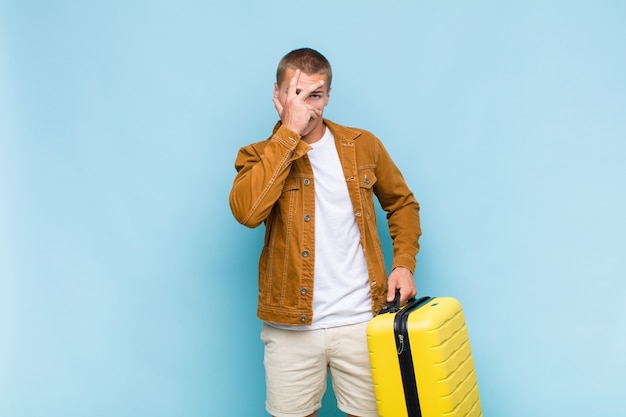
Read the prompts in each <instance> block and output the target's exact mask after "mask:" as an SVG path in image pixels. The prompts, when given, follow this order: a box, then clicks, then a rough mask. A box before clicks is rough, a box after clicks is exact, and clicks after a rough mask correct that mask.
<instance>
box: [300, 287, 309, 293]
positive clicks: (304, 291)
mask: <svg viewBox="0 0 626 417" xmlns="http://www.w3.org/2000/svg"><path fill="white" fill-rule="evenodd" d="M308 292H309V290H307V289H306V288H304V287H303V288H300V294H302V295H306V294H307V293H308Z"/></svg>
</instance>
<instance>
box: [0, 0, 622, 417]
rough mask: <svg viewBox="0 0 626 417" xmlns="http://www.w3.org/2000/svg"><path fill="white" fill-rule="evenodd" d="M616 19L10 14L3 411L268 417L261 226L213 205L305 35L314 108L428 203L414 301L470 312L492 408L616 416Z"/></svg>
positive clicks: (188, 11)
mask: <svg viewBox="0 0 626 417" xmlns="http://www.w3.org/2000/svg"><path fill="white" fill-rule="evenodd" d="M625 21H626V3H624V2H621V1H592V0H588V1H527V2H502V1H495V0H493V1H474V2H461V1H437V2H435V1H432V2H424V1H402V2H398V1H393V0H390V1H388V2H380V1H358V2H357V1H354V2H348V1H346V2H331V1H318V2H296V1H294V2H287V1H267V2H253V1H249V2H238V1H220V2H210V1H200V0H184V1H176V2H174V1H164V0H157V1H145V2H139V1H123V2H122V1H117V2H115V1H112V2H82V1H69V0H68V1H49V2H44V1H3V2H0V138H1V139H0V140H1V142H0V145H1V148H0V150H1V151H0V187H1V188H0V198H1V202H0V338H1V339H0V415H1V416H7V417H9V416H10V417H13V416H16V417H17V416H20V417H21V416H29V417H30V416H46V417H56V416H59V417H61V416H62V417H74V416H81V417H82V416H90V417H96V416H103V417H104V416H106V417H110V416H117V417H122V416H128V417H140V416H150V417H158V416H189V417H193V416H263V415H266V414H265V411H264V403H263V402H264V377H263V368H262V345H261V343H260V341H259V339H258V332H259V330H260V323H259V321H258V320H257V319H256V317H255V311H256V304H255V303H256V262H257V258H258V254H259V250H260V244H261V238H262V233H263V230H262V228H259V229H257V230H249V229H246V228H244V227H243V226H240V225H239V224H237V223H236V221H235V220H234V219H233V218H232V216H231V214H230V211H229V208H228V192H229V189H230V185H231V181H232V179H233V177H234V174H235V171H234V168H233V161H234V157H235V154H236V151H237V149H238V148H239V147H240V146H243V145H245V144H247V143H249V142H252V141H256V140H259V139H262V138H264V137H266V136H267V135H268V133H269V131H270V129H271V127H272V125H273V123H274V122H275V120H276V114H275V110H274V108H273V105H272V102H271V96H272V83H273V81H274V71H275V67H276V64H277V62H278V60H279V59H280V57H281V56H282V55H283V54H284V53H286V52H288V51H289V50H291V49H293V48H296V47H301V46H311V47H314V48H317V49H319V50H320V51H322V52H323V53H324V54H325V55H326V56H327V57H328V58H329V59H330V61H331V63H332V64H333V68H334V75H335V78H334V82H333V87H334V89H333V94H332V98H331V101H330V105H329V107H328V108H327V111H326V116H327V117H329V118H330V119H332V120H335V121H337V122H340V123H343V124H348V125H353V126H358V127H362V128H366V129H369V130H372V131H374V132H375V133H376V134H377V135H378V136H380V137H381V139H383V141H384V142H385V144H386V146H387V148H388V150H389V151H390V153H391V154H392V156H393V157H394V158H395V160H396V162H397V164H398V165H399V166H400V168H401V169H402V170H403V171H404V173H405V176H406V179H407V181H408V182H409V184H410V185H411V187H412V188H413V190H414V192H415V194H416V196H417V197H418V199H419V201H420V203H421V205H422V220H423V229H424V236H423V239H422V246H423V249H422V251H421V252H420V254H419V255H418V265H419V266H418V269H417V271H416V279H417V282H418V288H419V289H420V291H421V293H422V294H430V295H451V296H455V297H457V298H458V299H459V300H461V302H462V303H463V305H464V307H465V310H466V318H467V321H468V325H469V330H470V336H471V339H472V347H473V350H474V356H475V362H476V367H477V372H478V377H479V385H480V388H481V394H482V402H483V408H484V412H485V415H486V416H491V417H503V416H507V417H521V416H533V417H543V416H546V417H547V416H589V415H594V416H603V417H610V416H624V415H625V414H624V413H625V411H624V408H623V390H624V387H625V386H626V376H625V375H626V364H625V362H626V361H625V359H624V352H626V336H625V331H624V328H625V322H626V320H625V318H626V317H625V313H624V309H623V308H622V305H623V303H624V299H625V295H626V286H625V284H624V279H625V278H626V265H625V261H624V259H625V257H624V252H625V250H626V244H625V240H624V239H625V238H624V236H625V234H626V221H625V220H624V212H625V210H626V194H625V187H624V185H625V179H626V168H625V164H624V162H625V156H626V145H625V139H626V25H625V24H624V22H625ZM381 227H384V226H381ZM385 248H386V251H387V253H389V242H385ZM338 415H340V414H339V413H338V412H337V411H336V410H335V407H334V399H333V397H332V395H327V396H326V397H325V402H324V407H323V409H322V411H321V413H320V416H322V417H324V416H338Z"/></svg>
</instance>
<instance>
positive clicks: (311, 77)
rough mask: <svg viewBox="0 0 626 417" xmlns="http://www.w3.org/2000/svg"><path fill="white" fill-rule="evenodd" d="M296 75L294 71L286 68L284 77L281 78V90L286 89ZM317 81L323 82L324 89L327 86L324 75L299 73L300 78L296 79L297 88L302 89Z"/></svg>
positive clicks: (326, 78) (326, 79)
mask: <svg viewBox="0 0 626 417" xmlns="http://www.w3.org/2000/svg"><path fill="white" fill-rule="evenodd" d="M295 73H296V70H294V69H292V68H288V69H287V71H285V77H284V78H283V82H282V83H281V85H280V87H281V88H288V87H289V83H290V82H291V79H292V78H293V75H294V74H295ZM319 80H324V83H325V84H324V87H326V86H327V84H328V77H326V75H325V74H305V73H304V72H300V77H299V78H298V84H297V88H298V89H302V88H304V87H306V86H309V85H311V84H315V83H316V82H318V81H319Z"/></svg>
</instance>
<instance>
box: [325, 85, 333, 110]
mask: <svg viewBox="0 0 626 417" xmlns="http://www.w3.org/2000/svg"><path fill="white" fill-rule="evenodd" d="M331 91H333V89H332V88H329V89H328V90H327V91H326V104H325V106H328V101H329V100H330V92H331Z"/></svg>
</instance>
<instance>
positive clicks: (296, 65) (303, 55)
mask: <svg viewBox="0 0 626 417" xmlns="http://www.w3.org/2000/svg"><path fill="white" fill-rule="evenodd" d="M287 69H294V70H295V69H299V70H300V71H302V72H303V73H305V74H309V75H312V74H322V75H325V76H326V88H330V83H331V81H332V78H333V72H332V69H331V67H330V62H328V60H327V59H326V57H324V55H322V54H320V53H319V52H317V51H316V50H315V49H311V48H300V49H294V50H293V51H291V52H289V53H288V54H287V55H285V56H284V57H283V58H282V59H281V60H280V62H279V63H278V69H277V70H276V82H277V83H278V85H281V84H282V82H283V80H284V79H285V74H286V72H287Z"/></svg>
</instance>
